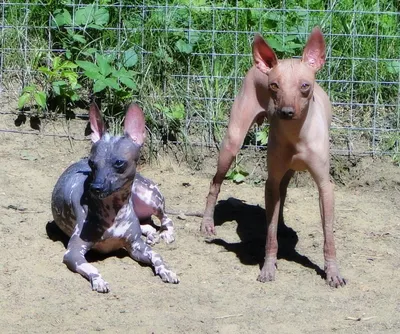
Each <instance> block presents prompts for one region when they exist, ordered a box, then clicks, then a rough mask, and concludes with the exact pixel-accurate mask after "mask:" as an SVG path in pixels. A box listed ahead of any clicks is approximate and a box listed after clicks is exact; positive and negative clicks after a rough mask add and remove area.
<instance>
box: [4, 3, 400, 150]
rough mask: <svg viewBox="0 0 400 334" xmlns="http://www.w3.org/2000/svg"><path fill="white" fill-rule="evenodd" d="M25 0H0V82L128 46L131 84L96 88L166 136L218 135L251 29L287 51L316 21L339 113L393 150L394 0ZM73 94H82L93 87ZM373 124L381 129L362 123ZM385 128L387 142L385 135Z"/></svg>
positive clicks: (245, 60)
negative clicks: (53, 62)
mask: <svg viewBox="0 0 400 334" xmlns="http://www.w3.org/2000/svg"><path fill="white" fill-rule="evenodd" d="M18 1H20V0H18ZM20 2H21V4H12V5H11V4H7V3H5V4H3V5H2V6H3V8H4V14H5V16H4V22H5V26H8V27H9V28H6V29H3V30H2V32H1V36H0V38H1V40H2V41H3V45H4V46H3V48H4V47H6V48H7V50H6V51H4V55H3V69H4V70H5V71H4V73H3V81H4V82H6V81H7V80H10V81H15V79H17V81H18V83H19V84H20V86H21V89H22V86H23V85H29V84H41V85H42V86H43V87H45V86H49V83H43V82H41V81H42V80H44V79H43V78H42V77H41V78H40V80H37V78H38V77H37V76H36V75H29V73H30V72H26V70H27V69H31V70H33V71H34V72H32V73H36V72H35V71H36V70H37V69H38V68H39V67H40V66H42V65H49V59H52V58H54V56H60V57H62V58H64V59H69V60H71V61H73V62H75V61H78V60H81V61H94V56H93V55H94V54H95V53H98V54H102V55H105V56H107V57H108V56H110V57H111V55H113V57H114V58H113V59H112V60H110V65H111V67H113V68H115V69H118V68H119V67H120V66H121V65H120V64H121V59H122V58H121V57H122V56H121V55H123V54H124V52H126V50H129V49H132V48H133V50H135V52H136V54H137V57H138V61H137V63H135V65H134V66H133V68H132V69H131V70H133V71H135V75H134V77H133V80H134V81H135V84H136V85H137V89H128V88H127V87H122V89H120V90H117V89H116V88H115V87H114V88H113V87H112V86H110V87H107V88H106V89H105V91H104V92H97V93H95V94H94V95H95V96H96V97H97V98H98V99H100V100H102V104H103V105H104V106H106V108H103V109H104V110H105V113H106V115H107V116H115V115H117V116H118V115H121V110H122V108H123V105H124V104H126V103H127V102H128V101H130V100H137V101H139V102H140V103H141V104H142V105H143V106H144V107H145V111H146V118H147V124H148V126H149V130H150V132H151V134H152V137H153V139H154V140H155V141H161V142H165V140H167V141H168V140H174V141H179V142H184V143H190V142H199V143H206V144H212V143H213V142H214V141H216V142H218V141H220V140H221V138H222V136H223V133H224V126H225V125H224V124H225V122H226V120H227V118H228V114H229V109H230V105H231V103H232V102H231V100H232V99H233V98H234V96H235V94H236V92H237V90H238V89H239V87H240V77H242V76H244V75H245V73H246V71H247V69H248V68H249V66H250V65H251V57H250V52H251V47H250V45H251V40H252V37H253V35H254V32H261V33H262V34H263V35H264V36H265V37H266V39H267V41H268V42H269V43H270V45H271V46H273V48H274V49H275V51H276V53H277V55H278V57H292V56H300V55H301V53H302V49H303V46H304V42H305V40H306V38H307V36H308V34H309V32H310V31H311V28H312V27H313V26H315V25H319V26H321V28H322V30H323V31H324V32H325V34H326V42H327V46H328V47H327V56H328V62H327V65H326V66H325V67H324V69H323V70H322V71H321V73H319V75H318V78H319V79H320V80H321V84H322V86H323V87H324V88H326V89H327V91H328V92H329V94H330V96H331V98H332V100H333V101H334V103H339V104H344V105H345V108H336V109H335V110H337V114H336V115H335V120H334V125H336V126H345V127H350V128H365V130H363V132H364V135H361V136H360V138H366V140H367V142H368V145H367V147H369V148H370V149H371V150H374V151H376V152H389V153H390V154H395V153H396V154H398V152H399V141H400V133H399V132H400V130H399V128H400V124H399V123H400V120H399V119H400V116H399V115H400V109H399V97H398V96H399V91H400V89H399V77H400V60H399V55H398V50H400V38H399V35H400V28H399V27H400V25H399V14H398V13H397V14H396V11H398V8H396V6H395V2H394V1H390V0H381V1H379V8H378V7H377V6H378V5H377V2H376V1H373V0H363V1H361V0H341V1H334V0H332V1H330V2H326V1H322V0H300V1H298V0H296V1H294V0H287V1H286V8H284V9H282V7H281V2H280V1H273V0H269V1H262V2H261V1H259V0H245V1H240V2H239V8H236V7H235V5H236V2H233V1H217V2H215V1H206V0H191V1H189V0H180V1H177V0H176V1H169V2H168V6H165V3H164V2H162V5H160V4H161V3H160V2H158V1H146V2H145V6H144V7H143V6H142V5H143V1H130V2H129V5H128V2H125V4H124V5H123V6H122V7H119V6H114V2H112V1H110V0H99V1H95V2H92V1H70V2H60V1H47V2H46V3H45V4H43V3H42V2H40V1H39V0H37V2H36V3H35V1H31V2H30V3H31V5H29V6H28V5H26V4H25V2H22V1H20ZM14 3H15V2H14ZM260 3H262V8H260ZM327 3H328V4H327ZM329 3H330V4H329ZM117 4H120V3H119V2H117ZM85 5H89V6H92V5H93V6H92V7H87V6H86V7H85ZM85 8H86V9H85ZM88 8H90V9H91V10H87V9H88ZM331 9H332V10H331ZM85 10H86V12H85ZM60 15H61V16H63V15H65V17H64V16H63V17H64V21H63V20H62V19H61V16H60ZM52 18H54V19H55V20H52ZM60 20H61V21H60ZM49 22H51V25H50V27H49ZM26 26H28V28H26ZM50 49H51V50H50ZM39 50H43V51H39ZM1 51H2V50H1ZM11 69H12V70H14V71H13V72H10V71H9V70H11ZM78 70H79V69H77V71H78ZM26 73H28V74H26ZM238 78H239V79H238ZM38 81H39V82H38ZM79 82H80V84H82V85H83V86H84V89H83V91H88V92H89V95H90V94H92V93H93V85H94V80H93V79H92V78H88V77H87V76H85V74H83V73H82V72H79ZM50 84H51V83H50ZM80 97H81V99H82V100H85V101H88V100H89V96H88V94H81V96H80ZM365 104H368V105H365ZM376 105H379V106H376ZM178 109H179V111H177V110H178ZM182 113H183V115H182ZM171 115H174V116H171ZM373 127H375V128H377V129H379V130H380V131H378V132H379V133H378V132H376V133H375V132H374V133H373V132H372V131H371V130H369V129H370V128H373ZM386 129H387V130H392V131H388V132H386ZM393 129H395V130H396V131H393ZM264 131H266V130H265V129H264ZM389 133H390V136H389ZM336 134H337V135H338V136H344V138H342V137H338V138H336V142H345V141H346V140H348V138H347V137H346V136H349V131H348V130H346V131H336V132H335V131H333V136H335V135H336ZM358 135H359V132H357V135H356V136H358ZM388 136H389V137H390V143H393V144H391V145H387V144H385V143H386V142H387V140H386V139H385V138H387V137H388ZM251 138H252V139H251V142H250V144H256V142H255V140H256V139H255V138H264V137H263V136H252V137H251ZM334 142H335V138H334ZM356 146H357V145H356ZM361 149H362V150H365V145H364V143H363V144H362V145H360V150H361ZM355 150H356V151H357V147H356V148H355ZM361 153H362V152H361Z"/></svg>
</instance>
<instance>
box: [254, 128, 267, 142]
mask: <svg viewBox="0 0 400 334" xmlns="http://www.w3.org/2000/svg"><path fill="white" fill-rule="evenodd" d="M268 133H269V128H268V127H264V128H263V129H261V130H259V131H257V133H256V141H257V142H259V143H260V144H261V145H263V146H265V145H267V144H268Z"/></svg>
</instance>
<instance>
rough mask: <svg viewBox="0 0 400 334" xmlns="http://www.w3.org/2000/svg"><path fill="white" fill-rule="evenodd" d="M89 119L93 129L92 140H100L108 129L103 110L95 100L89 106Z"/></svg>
mask: <svg viewBox="0 0 400 334" xmlns="http://www.w3.org/2000/svg"><path fill="white" fill-rule="evenodd" d="M89 121H90V128H91V129H92V131H93V132H92V134H91V138H92V142H93V143H95V142H97V141H98V140H100V138H101V136H102V135H103V134H104V132H105V131H106V127H105V125H104V122H103V117H102V116H101V111H100V109H99V107H98V106H97V104H96V103H95V102H92V103H91V104H90V107H89Z"/></svg>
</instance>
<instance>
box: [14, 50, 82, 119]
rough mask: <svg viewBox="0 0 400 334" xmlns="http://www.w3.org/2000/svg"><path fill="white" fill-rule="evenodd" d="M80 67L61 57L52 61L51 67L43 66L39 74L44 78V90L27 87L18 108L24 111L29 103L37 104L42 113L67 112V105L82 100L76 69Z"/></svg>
mask: <svg viewBox="0 0 400 334" xmlns="http://www.w3.org/2000/svg"><path fill="white" fill-rule="evenodd" d="M77 67H78V66H77V65H76V64H74V63H73V62H71V61H69V60H62V59H61V57H54V58H53V59H51V63H50V66H49V67H44V66H41V67H39V68H38V71H39V73H41V74H43V76H44V80H43V82H44V84H43V89H41V88H39V86H38V85H30V86H27V87H25V88H24V89H23V90H22V92H21V95H20V97H19V100H18V108H19V109H22V108H23V107H24V106H26V105H27V104H28V103H32V102H33V101H35V102H36V104H37V106H38V107H39V110H40V111H47V110H48V109H50V110H60V111H61V112H66V109H67V104H69V103H70V102H76V101H78V100H79V99H80V96H79V93H78V91H79V89H81V88H82V86H81V85H80V84H79V83H78V74H77V73H76V71H75V69H76V68H77Z"/></svg>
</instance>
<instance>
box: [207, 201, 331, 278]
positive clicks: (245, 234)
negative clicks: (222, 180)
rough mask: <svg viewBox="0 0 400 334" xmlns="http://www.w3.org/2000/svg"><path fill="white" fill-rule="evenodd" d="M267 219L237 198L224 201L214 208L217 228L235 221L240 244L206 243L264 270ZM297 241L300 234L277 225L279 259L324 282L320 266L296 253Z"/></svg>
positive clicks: (254, 208) (261, 212)
mask: <svg viewBox="0 0 400 334" xmlns="http://www.w3.org/2000/svg"><path fill="white" fill-rule="evenodd" d="M265 217H266V214H265V209H263V208H261V207H260V206H258V205H249V204H246V203H244V202H243V201H241V200H238V199H236V198H229V199H227V200H221V201H219V202H218V204H217V205H216V206H215V212H214V224H215V225H216V226H221V225H222V224H223V223H225V222H227V221H233V220H234V221H236V222H237V234H238V236H239V238H240V242H235V243H228V242H226V241H225V240H223V239H220V238H216V239H212V240H209V241H207V242H208V243H212V244H216V245H219V246H222V247H224V248H225V249H226V250H227V251H229V252H233V253H235V254H236V256H237V257H238V259H239V260H240V262H241V263H243V264H245V265H259V266H260V268H261V267H262V265H263V264H264V257H265V242H266V236H267V224H266V218H265ZM298 241H299V238H298V236H297V233H296V232H295V231H294V230H293V229H292V228H290V227H288V226H286V225H285V224H284V222H282V223H280V224H279V225H278V246H279V248H278V259H285V260H287V261H294V262H296V263H299V264H300V265H302V266H304V267H307V268H311V269H313V270H315V272H316V273H317V274H318V275H319V276H321V278H325V272H324V271H323V270H322V269H321V268H320V267H319V266H317V265H316V264H314V263H313V262H312V261H311V260H310V259H309V258H308V257H307V256H304V255H301V254H299V253H298V252H297V251H296V244H297V242H298Z"/></svg>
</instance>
